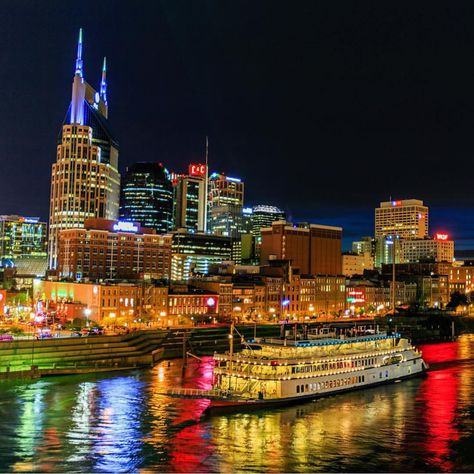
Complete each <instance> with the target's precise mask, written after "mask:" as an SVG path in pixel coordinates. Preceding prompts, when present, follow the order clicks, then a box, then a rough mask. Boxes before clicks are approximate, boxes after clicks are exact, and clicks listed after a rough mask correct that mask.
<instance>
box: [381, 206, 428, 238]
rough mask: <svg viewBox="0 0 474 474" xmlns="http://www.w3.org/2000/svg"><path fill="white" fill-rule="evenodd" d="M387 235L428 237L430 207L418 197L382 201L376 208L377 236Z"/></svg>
mask: <svg viewBox="0 0 474 474" xmlns="http://www.w3.org/2000/svg"><path fill="white" fill-rule="evenodd" d="M386 236H398V237H399V238H404V239H415V238H418V239H420V238H421V239H423V238H425V237H427V236H428V207H427V206H425V205H424V204H423V201H420V200H418V199H405V200H401V201H388V202H381V203H380V207H378V208H376V209H375V238H376V239H377V238H380V237H386Z"/></svg>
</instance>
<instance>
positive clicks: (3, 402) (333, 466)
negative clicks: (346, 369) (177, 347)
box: [0, 335, 474, 472]
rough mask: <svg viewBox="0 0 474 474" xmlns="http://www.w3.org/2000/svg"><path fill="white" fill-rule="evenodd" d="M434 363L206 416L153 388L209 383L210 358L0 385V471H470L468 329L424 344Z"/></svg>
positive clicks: (473, 457)
mask: <svg viewBox="0 0 474 474" xmlns="http://www.w3.org/2000/svg"><path fill="white" fill-rule="evenodd" d="M422 349H423V356H424V358H425V360H426V361H427V362H428V363H429V364H430V365H431V368H432V370H431V371H430V372H429V374H428V376H427V377H426V378H420V379H414V380H408V381H405V382H400V383H395V384H392V385H386V386H381V387H376V388H372V389H367V390H364V391H359V392H353V393H348V394H342V395H338V396H333V397H330V398H326V399H320V400H319V401H315V402H310V403H306V404H303V405H299V406H294V407H289V408H281V409H272V410H265V411H261V412H255V413H248V414H233V415H226V416H217V417H212V418H204V419H202V420H200V415H201V413H202V411H203V410H204V409H205V407H206V406H207V403H208V402H207V401H205V400H179V399H172V398H169V397H166V396H163V395H159V394H158V392H159V391H160V390H162V389H163V387H172V386H180V385H181V384H183V383H184V386H197V387H200V388H208V387H209V386H210V383H211V377H212V365H211V361H210V359H206V361H205V362H204V363H203V364H202V365H199V364H198V363H197V362H192V363H191V365H190V366H189V367H188V369H187V371H186V376H185V379H184V381H183V380H182V378H181V366H180V363H179V362H178V361H172V362H171V366H170V367H168V362H163V363H162V364H160V365H159V366H156V367H155V368H153V369H150V370H143V371H135V372H127V373H122V374H118V375H117V374H116V375H112V374H108V375H101V376H96V375H88V376H71V377H54V378H49V379H42V380H39V381H36V382H30V383H24V382H22V383H12V382H8V383H2V384H0V471H2V472H3V471H16V472H30V471H60V472H70V471H76V472H78V471H81V472H154V471H168V472H170V471H171V472H244V471H248V472H256V471H259V472H262V471H265V472H315V471H325V472H327V471H355V472H368V471H369V472H380V471H389V472H390V471H394V472H399V471H462V472H472V471H474V417H473V412H474V401H473V393H474V336H473V335H469V336H462V337H461V338H460V339H459V340H458V341H457V342H452V343H443V344H431V345H425V346H422Z"/></svg>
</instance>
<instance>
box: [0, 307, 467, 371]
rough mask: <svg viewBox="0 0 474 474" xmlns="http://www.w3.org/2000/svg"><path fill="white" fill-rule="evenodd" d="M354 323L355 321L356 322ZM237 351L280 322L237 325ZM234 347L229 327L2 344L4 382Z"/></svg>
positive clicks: (432, 319)
mask: <svg viewBox="0 0 474 474" xmlns="http://www.w3.org/2000/svg"><path fill="white" fill-rule="evenodd" d="M351 323H352V322H351ZM351 323H349V322H348V321H344V320H342V321H337V322H324V323H323V322H311V323H307V325H308V326H309V328H310V329H313V328H316V327H321V326H329V325H331V326H334V327H339V328H340V329H344V328H347V326H348V325H349V324H351ZM357 324H359V325H367V324H371V325H373V324H375V325H378V327H379V330H381V331H386V330H387V331H396V332H400V333H401V334H402V336H404V337H409V338H410V339H411V340H412V341H413V342H414V343H416V344H420V343H426V342H442V341H447V340H452V338H453V334H454V337H456V336H457V335H460V334H466V333H474V318H469V317H462V316H444V315H404V316H401V315H395V316H388V317H384V318H376V319H375V320H359V321H357ZM236 329H237V331H236V332H235V333H234V348H235V350H239V349H240V347H241V345H240V343H241V337H243V338H244V339H251V338H253V337H254V336H255V334H256V335H257V336H258V337H280V335H281V325H280V324H265V325H256V326H255V325H245V326H237V328H236ZM228 348H229V328H228V327H225V326H221V327H196V328H179V329H173V328H170V329H159V330H142V331H136V332H133V333H131V334H128V335H120V336H119V335H112V336H91V337H69V338H58V339H55V338H52V339H44V340H39V341H36V340H17V341H11V342H2V343H0V380H1V379H14V378H20V379H21V378H37V377H45V376H51V375H72V374H84V373H96V372H107V371H121V370H128V369H134V368H143V367H152V366H153V365H155V364H156V363H157V362H158V361H160V360H162V359H173V358H183V357H185V356H187V355H188V354H193V355H195V356H198V357H199V356H205V355H212V354H213V353H214V352H225V351H227V350H228Z"/></svg>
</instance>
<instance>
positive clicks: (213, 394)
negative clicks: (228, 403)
mask: <svg viewBox="0 0 474 474" xmlns="http://www.w3.org/2000/svg"><path fill="white" fill-rule="evenodd" d="M164 394H165V395H170V396H175V397H185V398H227V397H229V396H230V395H231V394H230V392H229V391H227V390H221V389H216V388H213V389H209V390H204V389H200V388H183V387H174V388H169V389H167V390H165V392H164Z"/></svg>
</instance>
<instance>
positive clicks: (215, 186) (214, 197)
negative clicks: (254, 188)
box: [209, 173, 244, 209]
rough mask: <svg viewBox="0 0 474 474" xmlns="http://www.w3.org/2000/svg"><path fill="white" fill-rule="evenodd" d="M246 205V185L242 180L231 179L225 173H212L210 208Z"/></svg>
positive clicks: (210, 180) (210, 179)
mask: <svg viewBox="0 0 474 474" xmlns="http://www.w3.org/2000/svg"><path fill="white" fill-rule="evenodd" d="M243 205H244V183H243V181H242V180H241V179H240V178H231V177H229V176H225V175H224V174H223V173H221V174H218V173H212V174H211V176H210V177H209V207H210V208H211V209H212V208H213V207H222V206H240V207H242V206H243Z"/></svg>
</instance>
